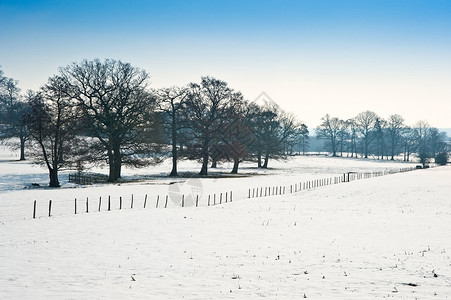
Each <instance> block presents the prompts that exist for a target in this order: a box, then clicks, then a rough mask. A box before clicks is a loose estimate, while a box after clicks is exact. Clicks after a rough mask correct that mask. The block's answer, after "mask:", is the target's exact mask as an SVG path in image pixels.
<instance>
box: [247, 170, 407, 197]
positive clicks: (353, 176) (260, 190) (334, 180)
mask: <svg viewBox="0 0 451 300" xmlns="http://www.w3.org/2000/svg"><path fill="white" fill-rule="evenodd" d="M415 169H416V168H402V169H395V170H388V171H380V172H371V173H355V172H348V173H344V174H343V175H342V176H335V177H328V178H323V179H315V180H309V181H306V182H299V184H298V183H295V184H294V185H293V184H292V185H290V186H289V191H287V190H286V187H287V186H283V185H280V186H272V187H270V186H266V187H256V188H252V189H249V190H248V198H260V197H267V196H277V195H285V194H286V192H289V193H290V194H292V193H297V192H300V191H302V190H310V189H314V188H317V187H322V186H328V185H332V184H339V183H344V182H351V181H354V180H360V179H368V178H373V177H379V176H384V175H390V174H396V173H402V172H408V171H413V170H415ZM293 187H294V188H293Z"/></svg>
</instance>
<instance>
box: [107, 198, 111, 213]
mask: <svg viewBox="0 0 451 300" xmlns="http://www.w3.org/2000/svg"><path fill="white" fill-rule="evenodd" d="M110 210H111V198H110V196H109V195H108V211H110Z"/></svg>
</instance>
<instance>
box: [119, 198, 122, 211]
mask: <svg viewBox="0 0 451 300" xmlns="http://www.w3.org/2000/svg"><path fill="white" fill-rule="evenodd" d="M119 209H122V196H120V197H119Z"/></svg>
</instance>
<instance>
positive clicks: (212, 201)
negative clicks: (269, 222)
mask: <svg viewBox="0 0 451 300" xmlns="http://www.w3.org/2000/svg"><path fill="white" fill-rule="evenodd" d="M415 169H416V168H402V169H396V170H389V171H381V172H371V173H354V172H348V173H344V174H343V176H336V177H329V178H323V179H315V180H310V181H306V182H303V183H302V182H300V183H299V188H298V184H297V183H296V184H294V185H290V190H289V193H297V192H299V191H302V190H310V189H314V188H317V187H322V186H328V185H332V184H339V183H343V182H350V181H353V180H359V179H368V178H373V177H378V176H383V175H389V174H395V173H401V172H408V171H412V170H415ZM293 186H294V189H293ZM251 191H252V192H251ZM286 192H287V191H286V186H282V185H281V186H272V187H257V188H252V189H249V193H248V198H257V197H267V196H275V195H284V194H285V193H286ZM224 196H225V197H224V198H225V199H223V193H219V199H216V194H213V198H212V197H211V195H208V200H207V206H211V205H217V204H222V203H223V202H224V203H227V202H232V200H233V194H232V191H230V194H229V193H228V192H226V193H225V194H224ZM229 196H230V197H229ZM223 200H224V201H223ZM122 202H123V201H122V197H119V210H121V209H122ZM159 203H160V196H159V195H158V196H157V199H156V205H155V208H158V207H159ZM77 204H78V202H77V199H76V198H75V201H74V211H75V214H77V212H78V209H77ZM195 204H196V207H198V206H199V195H196V201H195ZM36 205H37V204H36V200H34V203H33V219H35V218H36ZM146 205H147V194H146V195H145V196H144V205H143V208H146ZM133 206H134V197H133V194H132V197H131V201H130V208H131V209H133ZM101 207H102V197H99V206H98V211H100V210H101ZM167 207H168V195H166V198H165V201H164V208H167ZM181 207H185V195H182V198H181ZM107 210H108V211H111V197H110V196H108V208H107ZM86 213H89V198H86ZM48 216H49V217H51V216H52V200H49V206H48Z"/></svg>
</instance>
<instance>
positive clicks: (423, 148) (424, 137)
mask: <svg viewBox="0 0 451 300" xmlns="http://www.w3.org/2000/svg"><path fill="white" fill-rule="evenodd" d="M414 134H415V141H416V148H417V151H418V157H419V159H420V162H421V164H422V165H423V167H424V166H426V164H427V163H428V161H429V159H430V158H431V157H432V156H431V149H430V145H429V143H428V142H429V137H430V134H431V126H430V125H429V123H428V122H427V121H418V122H417V123H415V125H414Z"/></svg>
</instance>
